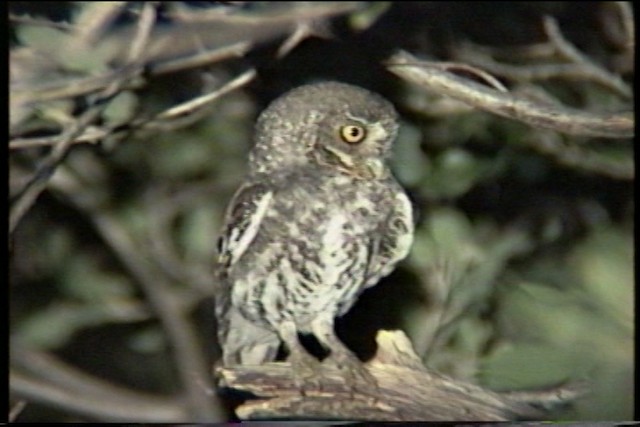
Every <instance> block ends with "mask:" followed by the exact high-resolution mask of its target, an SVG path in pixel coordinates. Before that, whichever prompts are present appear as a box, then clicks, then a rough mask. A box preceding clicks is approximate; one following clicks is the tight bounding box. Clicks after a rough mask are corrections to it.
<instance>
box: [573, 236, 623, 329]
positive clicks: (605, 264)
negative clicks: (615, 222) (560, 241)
mask: <svg viewBox="0 0 640 427" xmlns="http://www.w3.org/2000/svg"><path fill="white" fill-rule="evenodd" d="M568 267H569V268H572V269H575V270H576V272H577V274H578V276H579V277H580V278H581V280H582V283H583V284H584V286H585V287H586V292H587V293H588V294H589V297H590V298H592V299H593V301H594V302H596V303H597V304H598V305H599V306H601V307H602V308H603V310H604V311H605V312H606V315H607V316H610V317H611V319H615V320H616V321H617V322H618V323H619V325H620V326H621V327H622V328H624V329H626V330H627V331H629V333H631V332H632V331H633V318H634V298H633V294H634V271H633V236H632V233H631V231H629V232H625V231H623V230H620V229H615V228H612V227H607V228H601V229H599V230H596V231H595V232H594V233H592V234H591V235H590V236H589V238H588V239H587V240H586V241H585V242H584V243H583V244H582V245H580V246H579V247H578V248H576V250H575V251H574V252H573V254H572V256H571V257H570V259H569V262H568Z"/></svg>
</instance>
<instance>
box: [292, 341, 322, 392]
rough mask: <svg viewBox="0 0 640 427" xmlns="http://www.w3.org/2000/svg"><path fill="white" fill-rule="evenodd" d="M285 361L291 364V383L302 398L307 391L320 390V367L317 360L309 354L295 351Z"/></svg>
mask: <svg viewBox="0 0 640 427" xmlns="http://www.w3.org/2000/svg"><path fill="white" fill-rule="evenodd" d="M287 361H288V362H289V363H290V364H291V372H292V376H293V382H294V383H295V385H296V387H297V388H298V389H299V390H300V394H301V395H303V396H304V395H306V394H307V392H309V391H312V390H316V391H318V390H320V389H321V388H322V383H321V378H322V373H321V370H322V365H321V364H320V361H319V360H318V359H316V358H315V357H313V356H311V355H310V354H309V353H306V352H303V351H296V352H293V353H291V354H290V355H289V358H288V359H287Z"/></svg>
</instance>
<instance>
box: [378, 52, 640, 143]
mask: <svg viewBox="0 0 640 427" xmlns="http://www.w3.org/2000/svg"><path fill="white" fill-rule="evenodd" d="M387 68H388V69H389V71H391V72H392V73H394V74H396V75H397V76H399V77H401V78H403V79H404V80H407V81H408V82H411V83H414V84H417V85H418V86H420V87H422V88H424V89H427V90H431V91H433V92H436V93H438V94H440V95H445V96H449V97H452V98H454V99H457V100H460V101H462V102H465V103H468V104H470V105H473V106H474V107H477V108H480V109H483V110H486V111H489V112H492V113H495V114H498V115H500V116H503V117H507V118H510V119H514V120H518V121H521V122H523V123H526V124H529V125H531V126H534V127H540V128H544V129H553V130H556V131H558V132H562V133H567V134H571V135H581V136H591V137H606V138H630V137H632V136H633V135H634V119H633V115H632V114H631V113H629V114H611V113H600V114H597V113H591V112H586V111H581V110H577V109H575V108H570V107H564V106H556V105H549V104H544V105H543V104H540V103H537V102H534V101H531V100H528V99H524V98H520V97H517V96H515V95H512V94H510V93H504V92H501V91H498V90H495V89H492V88H490V87H488V86H485V85H482V84H479V83H476V82H474V81H470V80H468V79H465V78H462V77H460V76H458V75H456V74H454V73H451V72H450V71H448V69H447V68H443V67H442V64H440V63H438V62H432V61H424V60H420V59H418V58H416V57H415V56H413V55H411V54H409V53H408V52H398V53H395V54H394V55H392V56H391V57H390V58H389V59H388V61H387ZM448 68H450V65H449V67H448Z"/></svg>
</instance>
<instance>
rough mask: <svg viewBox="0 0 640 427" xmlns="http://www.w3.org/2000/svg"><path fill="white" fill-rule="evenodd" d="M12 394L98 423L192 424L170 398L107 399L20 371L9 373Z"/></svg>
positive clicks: (118, 396)
mask: <svg viewBox="0 0 640 427" xmlns="http://www.w3.org/2000/svg"><path fill="white" fill-rule="evenodd" d="M9 386H10V390H11V392H12V393H13V394H14V395H15V396H17V397H20V398H22V399H27V400H29V401H32V402H38V403H42V404H46V405H51V406H53V407H56V408H65V409H67V410H69V411H71V412H74V413H77V414H81V415H85V416H87V417H90V418H91V419H97V420H101V421H120V422H125V421H126V422H132V421H133V422H185V421H191V420H190V416H189V414H188V412H186V411H185V409H184V408H183V407H182V406H181V405H179V404H176V402H175V400H173V399H162V398H155V397H153V398H150V397H143V396H142V395H141V394H138V393H136V396H135V397H132V396H130V393H127V394H126V395H121V394H115V395H111V396H109V397H108V398H107V397H106V396H105V395H104V394H101V395H99V396H95V395H91V394H87V393H78V392H77V391H75V390H70V389H68V388H67V387H65V386H64V385H61V386H58V385H55V384H51V383H48V382H45V381H42V380H38V379H34V378H31V377H30V376H28V375H24V374H22V373H19V372H15V371H11V372H10V374H9Z"/></svg>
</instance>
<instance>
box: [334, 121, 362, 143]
mask: <svg viewBox="0 0 640 427" xmlns="http://www.w3.org/2000/svg"><path fill="white" fill-rule="evenodd" d="M366 137H367V131H366V130H365V128H364V127H363V126H358V125H347V126H342V127H341V128H340V138H342V140H343V141H344V142H346V143H348V144H359V143H361V142H362V141H364V139H365V138H366Z"/></svg>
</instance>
